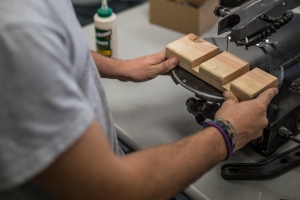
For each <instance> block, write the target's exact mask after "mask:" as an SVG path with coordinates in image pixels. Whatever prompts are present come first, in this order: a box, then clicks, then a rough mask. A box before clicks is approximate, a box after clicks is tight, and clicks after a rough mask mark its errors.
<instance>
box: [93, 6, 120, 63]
mask: <svg viewBox="0 0 300 200" xmlns="http://www.w3.org/2000/svg"><path fill="white" fill-rule="evenodd" d="M116 18H117V16H116V14H115V13H113V10H112V9H111V8H110V7H108V5H107V1H106V0H102V5H101V7H100V8H99V9H98V10H97V13H96V14H95V15H94V24H95V31H96V50H97V52H98V53H100V54H102V55H104V56H107V57H113V58H117V41H116V39H117V37H116Z"/></svg>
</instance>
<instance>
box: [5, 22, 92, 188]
mask: <svg viewBox="0 0 300 200" xmlns="http://www.w3.org/2000/svg"><path fill="white" fill-rule="evenodd" d="M67 49H68V47H67V46H66V44H65V42H64V39H63V37H62V35H60V34H59V33H58V32H56V31H53V30H50V29H47V27H42V26H37V25H27V26H22V25H21V26H17V27H16V26H10V27H7V28H6V29H5V30H1V36H0V60H1V64H0V163H1V164H0V190H2V189H8V188H11V187H14V186H16V185H18V184H21V183H23V182H25V181H27V180H29V179H30V178H32V177H33V176H34V175H36V174H37V173H39V172H40V171H42V170H43V169H44V168H45V167H47V166H48V165H50V164H51V162H53V161H54V159H55V158H56V157H57V156H58V155H60V154H61V153H62V152H64V151H65V150H66V149H67V148H68V147H69V146H70V145H72V144H73V143H74V142H75V141H76V140H77V139H78V138H79V137H80V136H81V135H82V134H83V132H84V131H85V130H86V129H87V127H88V126H89V125H90V124H91V122H92V120H93V118H94V113H93V110H92V109H91V107H90V106H89V104H88V102H87V100H86V98H85V96H84V94H83V92H82V91H81V89H80V88H79V86H78V84H77V83H76V78H75V75H74V69H72V63H71V61H70V60H71V59H70V55H69V53H68V51H67Z"/></svg>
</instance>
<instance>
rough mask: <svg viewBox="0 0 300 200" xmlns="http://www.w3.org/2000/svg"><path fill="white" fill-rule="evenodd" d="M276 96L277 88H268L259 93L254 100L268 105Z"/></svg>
mask: <svg viewBox="0 0 300 200" xmlns="http://www.w3.org/2000/svg"><path fill="white" fill-rule="evenodd" d="M276 94H278V89H277V88H269V89H267V90H265V91H263V92H262V93H260V94H259V95H258V97H257V98H256V99H257V100H260V101H261V102H262V103H264V104H269V103H270V102H271V100H272V99H273V98H274V96H275V95H276Z"/></svg>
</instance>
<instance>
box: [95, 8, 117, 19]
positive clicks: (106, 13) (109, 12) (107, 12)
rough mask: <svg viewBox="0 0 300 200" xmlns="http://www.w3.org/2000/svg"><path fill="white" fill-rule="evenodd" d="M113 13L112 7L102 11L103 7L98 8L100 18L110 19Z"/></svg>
mask: <svg viewBox="0 0 300 200" xmlns="http://www.w3.org/2000/svg"><path fill="white" fill-rule="evenodd" d="M112 13H113V11H112V9H111V8H110V7H107V9H106V10H104V9H102V8H101V7H100V8H98V10H97V14H98V16H99V17H109V16H111V15H112Z"/></svg>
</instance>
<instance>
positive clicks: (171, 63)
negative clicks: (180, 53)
mask: <svg viewBox="0 0 300 200" xmlns="http://www.w3.org/2000/svg"><path fill="white" fill-rule="evenodd" d="M177 65H178V60H177V58H175V57H173V58H169V59H167V60H165V61H164V62H161V63H159V64H157V65H156V66H155V68H156V72H157V74H165V73H167V72H169V71H170V70H171V69H173V68H175V67H176V66H177Z"/></svg>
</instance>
